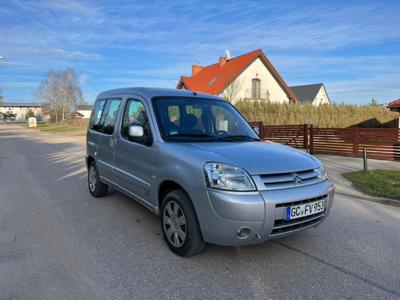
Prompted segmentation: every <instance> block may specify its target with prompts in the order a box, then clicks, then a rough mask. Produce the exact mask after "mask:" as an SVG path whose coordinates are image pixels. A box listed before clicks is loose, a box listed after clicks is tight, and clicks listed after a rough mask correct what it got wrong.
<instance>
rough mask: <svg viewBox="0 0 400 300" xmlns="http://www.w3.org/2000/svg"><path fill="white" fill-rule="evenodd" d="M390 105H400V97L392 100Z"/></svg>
mask: <svg viewBox="0 0 400 300" xmlns="http://www.w3.org/2000/svg"><path fill="white" fill-rule="evenodd" d="M388 107H400V99H398V100H395V101H392V102H390V103H389V104H388Z"/></svg>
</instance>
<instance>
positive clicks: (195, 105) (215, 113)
mask: <svg viewBox="0 0 400 300" xmlns="http://www.w3.org/2000/svg"><path fill="white" fill-rule="evenodd" d="M153 104H154V110H155V112H156V115H157V120H158V124H159V127H160V131H161V134H162V136H163V138H164V139H165V140H166V141H173V142H181V141H207V142H209V141H216V142H219V141H224V142H225V141H227V142H229V141H255V140H259V138H258V136H257V135H256V134H255V132H254V131H253V129H252V128H251V127H250V126H249V124H248V123H247V122H246V120H244V119H243V117H242V116H241V115H240V114H239V113H238V112H237V111H236V110H235V109H234V108H233V106H232V105H231V104H229V103H228V102H226V101H222V100H214V99H204V98H197V97H192V98H185V97H157V98H154V99H153Z"/></svg>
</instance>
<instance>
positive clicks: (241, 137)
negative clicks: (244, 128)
mask: <svg viewBox="0 0 400 300" xmlns="http://www.w3.org/2000/svg"><path fill="white" fill-rule="evenodd" d="M221 138H222V139H224V140H227V141H260V139H259V138H255V137H251V136H248V135H228V136H224V137H221Z"/></svg>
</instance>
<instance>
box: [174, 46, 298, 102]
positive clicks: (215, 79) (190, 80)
mask: <svg viewBox="0 0 400 300" xmlns="http://www.w3.org/2000/svg"><path fill="white" fill-rule="evenodd" d="M257 58H260V59H261V61H263V62H264V64H265V66H266V68H267V69H268V70H269V72H270V73H271V74H272V76H273V77H274V78H275V80H276V81H277V82H278V84H279V85H280V86H281V88H282V89H283V91H284V92H285V93H286V95H287V96H288V98H289V99H291V100H292V101H294V102H298V99H297V97H296V95H295V94H294V93H293V91H292V90H291V89H290V88H289V87H288V86H287V84H286V83H285V81H284V80H283V79H282V77H281V76H280V75H279V73H278V71H277V70H276V69H275V68H274V66H273V65H272V64H271V62H270V61H269V60H268V59H267V57H266V56H265V54H264V53H263V51H262V50H261V49H258V50H255V51H252V52H249V53H246V54H243V55H241V56H237V57H234V58H231V59H227V60H226V63H225V64H223V65H222V66H220V65H219V63H216V64H213V65H210V66H207V67H202V68H201V70H200V71H198V72H197V73H196V74H195V76H192V77H186V76H182V77H181V79H180V81H179V83H178V86H177V88H178V89H180V88H183V87H184V88H186V89H188V90H191V91H196V92H201V93H207V94H212V95H218V94H220V93H221V92H222V91H223V90H224V89H225V88H226V87H227V86H228V85H229V84H230V83H231V82H232V81H233V80H235V79H236V78H237V77H238V76H239V75H240V74H241V73H242V72H243V71H244V70H245V69H246V68H247V67H248V66H249V65H250V64H251V63H252V62H254V61H255V60H256V59H257Z"/></svg>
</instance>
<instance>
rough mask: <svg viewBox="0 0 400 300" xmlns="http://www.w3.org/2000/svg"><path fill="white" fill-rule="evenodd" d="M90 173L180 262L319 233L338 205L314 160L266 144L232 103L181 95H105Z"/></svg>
mask: <svg viewBox="0 0 400 300" xmlns="http://www.w3.org/2000/svg"><path fill="white" fill-rule="evenodd" d="M86 163H87V167H88V186H89V191H90V193H91V194H92V195H93V196H94V197H101V196H104V195H106V193H107V189H108V186H111V187H113V188H115V189H117V190H119V191H121V192H122V193H124V194H126V195H128V196H130V197H132V198H134V199H135V200H137V201H138V202H140V203H141V204H143V205H144V206H145V207H147V208H148V209H150V210H151V211H152V212H154V213H155V214H156V215H159V216H160V223H161V229H162V233H163V236H164V239H165V241H166V243H167V245H168V246H169V248H170V249H171V250H172V251H173V252H174V253H176V254H177V255H180V256H191V255H194V254H196V253H199V252H201V251H202V250H203V248H204V246H205V244H206V243H212V244H219V245H229V246H238V245H248V244H254V243H261V242H264V241H266V240H268V239H271V238H277V237H282V236H285V235H288V234H292V233H294V232H298V231H300V230H303V229H305V228H309V227H313V226H317V225H318V224H320V223H321V222H322V221H323V220H324V219H325V218H326V217H327V216H328V214H329V211H330V209H331V206H332V202H333V198H334V187H333V185H332V183H331V182H330V181H329V179H328V176H327V173H326V171H325V169H324V167H323V166H322V164H321V163H320V162H319V161H318V160H317V159H316V158H315V157H313V156H311V155H309V154H307V153H304V152H302V151H299V150H296V149H293V148H290V147H287V146H284V145H280V144H275V143H271V142H268V141H260V139H259V137H258V136H257V134H256V133H255V132H254V130H253V129H252V128H251V127H250V125H249V124H248V123H247V121H246V120H245V119H244V118H243V117H242V116H241V114H240V113H239V112H238V111H237V110H236V109H235V108H234V107H233V106H232V105H231V104H230V103H228V102H226V101H225V100H223V99H221V98H218V97H215V96H211V95H206V94H197V93H194V92H190V91H185V90H170V89H150V88H124V89H116V90H111V91H106V92H103V93H101V94H100V95H99V96H98V97H97V100H96V102H95V104H94V106H93V111H92V115H91V118H90V123H89V129H88V132H87V155H86Z"/></svg>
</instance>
